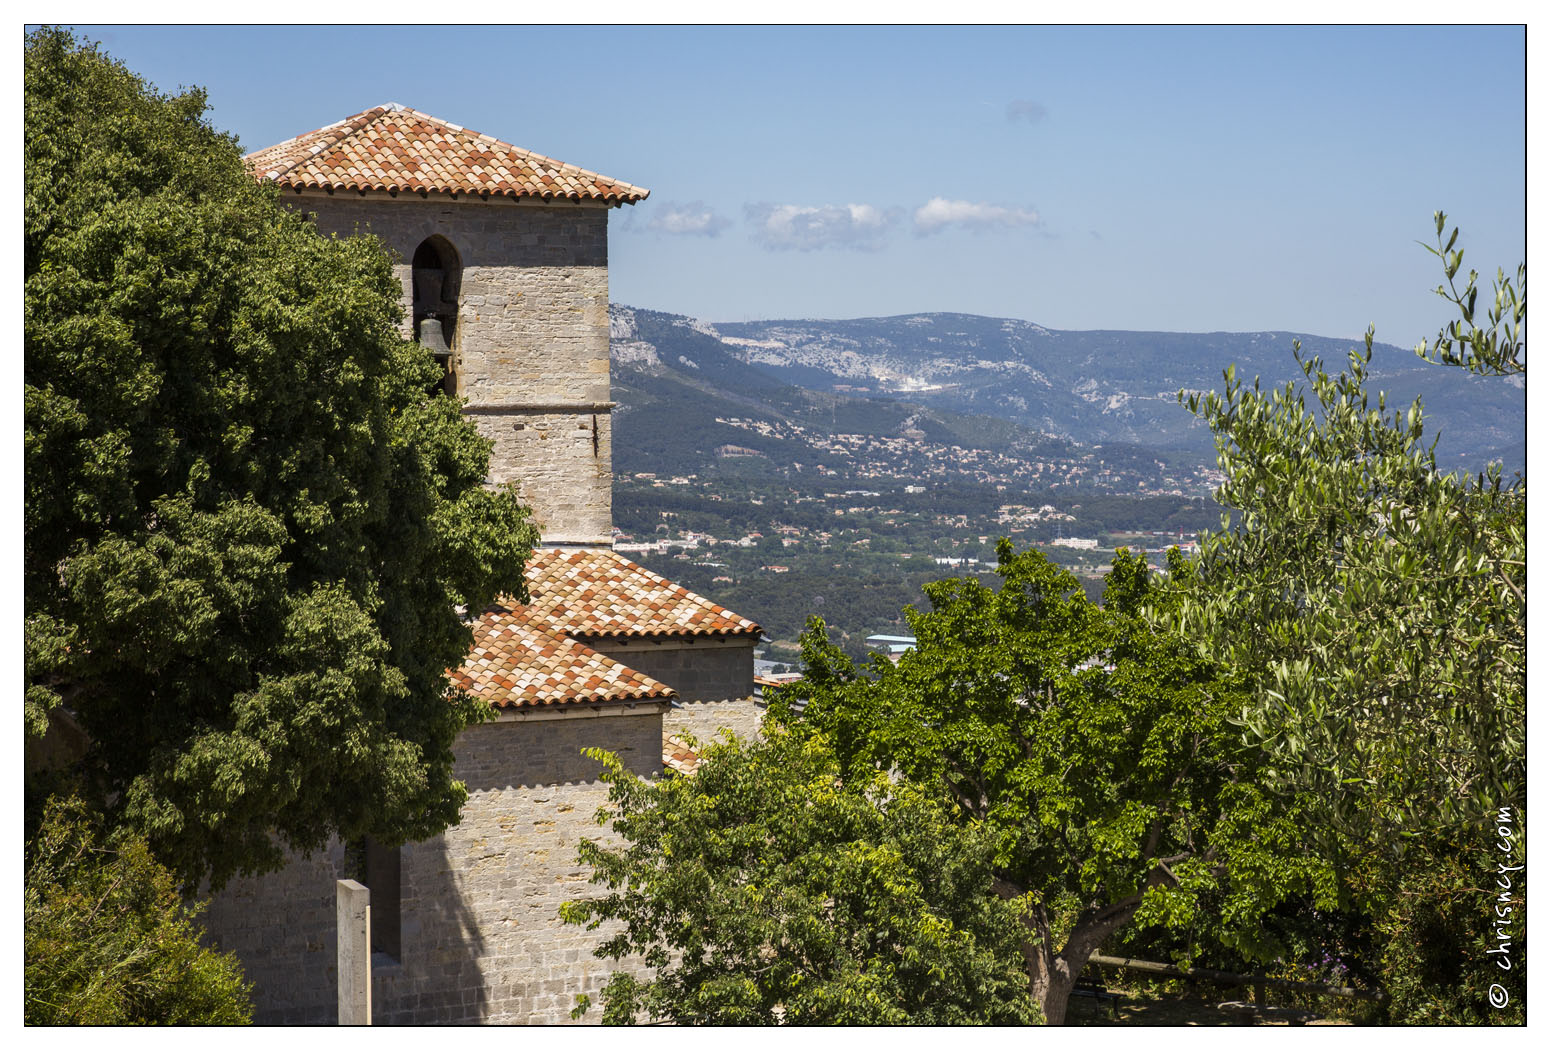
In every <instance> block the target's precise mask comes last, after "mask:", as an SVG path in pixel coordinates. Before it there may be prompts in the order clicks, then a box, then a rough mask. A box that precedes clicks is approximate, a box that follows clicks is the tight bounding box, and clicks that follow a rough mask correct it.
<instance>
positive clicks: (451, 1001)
mask: <svg viewBox="0 0 1551 1051" xmlns="http://www.w3.org/2000/svg"><path fill="white" fill-rule="evenodd" d="M589 747H600V748H605V749H609V750H611V751H614V752H616V753H618V754H619V755H620V756H621V757H622V758H624V760H625V763H626V766H627V767H628V768H629V769H630V770H631V771H633V772H635V773H637V774H639V775H641V776H655V775H656V774H658V773H660V771H661V769H662V716H661V709H660V707H659V706H657V705H641V706H639V707H638V708H637V709H636V710H635V712H633V713H629V714H619V715H613V716H606V717H596V716H592V715H576V716H572V717H569V718H561V719H547V720H541V721H528V722H510V721H508V722H497V723H486V724H483V725H480V726H474V727H470V728H469V729H467V730H465V731H464V732H463V734H462V735H461V736H460V737H459V738H458V743H457V747H456V754H457V763H456V773H457V776H458V777H459V778H460V779H461V780H463V781H464V783H465V784H466V785H467V786H468V790H469V800H468V803H467V804H466V805H465V806H464V809H463V818H462V821H461V823H460V824H458V825H456V826H454V827H453V828H450V829H448V830H447V831H446V832H445V833H443V834H442V835H440V836H436V837H434V838H432V839H430V840H427V841H425V842H423V843H415V844H409V845H406V846H405V847H404V848H403V849H402V850H401V852H400V857H401V866H402V867H401V881H402V890H401V897H400V909H401V916H402V927H401V939H402V951H401V954H400V959H399V960H397V961H389V960H386V959H385V958H383V957H381V956H380V955H379V956H378V957H377V959H376V960H374V964H373V968H372V986H373V994H372V995H373V1017H374V1021H376V1022H378V1023H381V1024H393V1023H432V1022H435V1023H450V1022H465V1023H473V1022H487V1023H519V1024H520V1023H559V1022H568V1021H570V1011H571V1009H572V1007H574V1006H575V1001H576V994H577V993H582V992H585V993H589V994H593V995H594V999H596V994H597V992H598V991H599V990H600V989H601V988H602V986H603V985H604V984H605V983H606V982H607V980H608V976H609V973H610V971H611V969H612V966H613V965H612V963H611V962H610V961H602V960H598V959H595V958H594V957H593V956H592V955H591V950H592V949H593V947H594V946H596V945H597V944H598V943H599V942H600V941H602V940H603V938H604V937H605V936H606V932H605V931H601V930H600V931H590V932H589V931H587V930H585V929H584V928H580V927H570V926H566V925H565V924H562V923H561V922H560V919H559V915H558V913H559V909H560V905H561V903H562V902H564V901H567V900H571V899H575V898H579V897H585V896H587V895H589V894H594V893H598V888H596V887H594V886H593V885H592V884H590V883H589V882H588V877H589V876H590V874H591V873H590V871H589V870H588V869H587V868H586V866H583V865H582V864H580V863H579V862H578V861H577V860H576V846H577V844H578V843H579V842H580V841H581V839H582V838H583V837H588V838H594V839H597V838H608V836H609V832H608V830H607V829H606V828H604V827H600V826H598V825H597V824H595V823H594V821H593V815H594V814H595V813H596V811H597V809H598V807H599V806H600V805H602V804H603V803H604V802H605V801H606V800H607V798H608V790H607V786H606V785H604V784H603V783H602V782H601V781H599V780H598V779H597V775H598V772H599V770H600V767H599V765H598V764H597V763H596V762H594V761H593V760H591V759H588V758H586V757H585V756H583V755H582V754H581V751H582V749H583V748H589ZM345 877H358V874H357V873H354V872H346V871H345V852H344V850H343V849H342V848H341V847H340V846H339V845H338V844H333V845H331V846H330V848H329V849H328V850H327V851H325V852H323V853H322V854H320V855H315V856H314V857H312V858H310V859H300V858H299V859H297V860H296V861H294V862H293V863H292V864H291V865H290V866H289V867H288V868H286V869H285V870H283V871H281V872H279V873H275V874H272V875H270V876H266V877H263V878H261V879H248V880H238V881H234V882H233V883H232V884H231V885H230V886H229V887H228V888H227V889H226V890H224V891H223V892H222V893H221V894H219V895H217V896H216V898H215V900H214V901H213V902H212V904H211V906H210V908H209V910H208V911H207V912H206V914H205V916H204V922H205V925H206V928H207V929H208V930H209V931H210V933H211V935H212V940H213V941H214V942H215V943H216V944H217V945H219V946H221V947H222V948H225V949H230V950H233V951H235V952H236V953H237V955H238V956H239V958H240V959H241V960H242V962H243V967H244V970H245V971H246V972H247V975H248V977H249V979H250V980H252V981H253V982H254V983H255V986H256V989H255V1005H256V1008H257V1009H256V1012H255V1019H256V1020H257V1021H259V1022H266V1023H308V1024H326V1023H329V1022H332V1021H333V1020H334V1017H335V1010H336V996H337V993H336V980H337V976H336V961H335V953H336V948H335V944H336V943H335V931H334V881H335V880H336V879H340V878H345ZM598 1017H599V1013H598V1010H597V1009H596V1008H594V1010H593V1012H592V1017H591V1020H593V1021H596V1020H597V1019H598Z"/></svg>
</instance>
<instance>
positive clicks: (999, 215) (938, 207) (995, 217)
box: [915, 197, 1039, 234]
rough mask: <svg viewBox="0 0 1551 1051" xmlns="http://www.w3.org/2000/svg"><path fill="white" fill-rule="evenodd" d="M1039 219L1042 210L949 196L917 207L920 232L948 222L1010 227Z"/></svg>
mask: <svg viewBox="0 0 1551 1051" xmlns="http://www.w3.org/2000/svg"><path fill="white" fill-rule="evenodd" d="M1038 222H1039V213H1038V212H1036V211H1034V209H1032V208H1029V209H1027V210H1024V209H1019V208H1006V207H1003V206H1002V205H999V204H986V203H984V202H981V203H980V204H975V203H973V202H971V201H950V200H948V199H947V198H946V197H933V198H932V199H931V200H930V201H927V202H926V203H925V204H923V205H922V206H921V207H919V208H917V209H916V211H915V227H916V233H918V234H935V233H937V232H938V231H939V230H941V229H943V228H944V227H946V226H962V227H964V228H965V229H967V230H1006V229H1011V228H1012V227H1016V226H1033V225H1035V224H1036V223H1038Z"/></svg>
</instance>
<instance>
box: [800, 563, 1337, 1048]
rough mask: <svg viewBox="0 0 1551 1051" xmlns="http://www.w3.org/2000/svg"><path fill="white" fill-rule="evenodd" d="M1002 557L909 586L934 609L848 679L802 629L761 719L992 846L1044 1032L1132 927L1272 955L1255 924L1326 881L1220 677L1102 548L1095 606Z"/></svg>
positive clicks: (1045, 568) (1151, 586)
mask: <svg viewBox="0 0 1551 1051" xmlns="http://www.w3.org/2000/svg"><path fill="white" fill-rule="evenodd" d="M997 551H998V556H999V563H998V567H997V573H998V574H999V575H1000V576H1001V578H1002V581H1001V586H1000V587H998V588H995V589H993V588H989V587H986V586H984V585H983V584H981V583H980V582H979V581H977V580H974V579H956V580H946V581H941V582H938V583H934V584H929V585H927V586H926V587H925V589H924V590H925V591H926V594H927V597H928V598H929V599H930V601H931V608H930V610H928V611H926V612H919V611H916V610H913V609H909V610H906V614H907V617H908V619H909V621H910V626H911V630H912V633H913V634H914V635H915V637H916V643H917V644H916V648H915V649H914V650H913V651H911V652H909V653H907V654H905V655H904V656H903V657H902V658H901V659H900V661H899V663H898V664H897V665H896V664H892V663H890V662H888V661H885V660H882V659H881V658H879V659H875V660H874V661H873V662H872V664H871V666H870V667H869V668H867V669H865V670H864V669H859V668H857V667H856V666H855V665H854V664H853V663H852V662H851V661H850V660H849V659H848V658H847V657H846V656H845V655H844V654H843V653H842V652H841V651H840V650H839V649H838V648H836V647H835V646H834V645H833V644H831V643H830V642H829V641H828V638H827V636H826V634H825V632H824V629H823V625H822V623H821V622H817V623H815V624H814V625H813V626H812V627H810V630H809V631H808V632H807V633H806V634H805V635H804V637H803V659H804V662H805V663H806V666H807V668H806V677H805V679H804V681H803V682H802V683H801V684H800V685H799V686H796V687H793V688H792V689H791V690H783V691H782V692H781V694H780V695H779V696H778V697H777V699H776V700H774V701H773V702H772V704H771V709H770V711H771V717H772V718H775V719H780V720H784V721H786V722H787V723H788V724H789V725H790V726H791V727H792V730H793V732H794V733H795V734H798V735H802V734H808V733H812V734H821V735H823V737H824V738H825V739H826V740H828V741H829V742H831V744H832V746H833V748H834V750H835V754H836V756H837V757H838V758H839V760H840V763H841V766H842V769H843V770H844V771H845V776H846V777H847V778H848V779H850V780H858V781H861V780H865V779H867V778H871V777H876V776H879V774H880V773H881V772H887V774H888V775H890V776H893V777H896V778H899V779H900V780H901V781H902V783H904V784H909V785H914V786H917V787H918V788H919V789H920V790H922V791H923V792H928V793H932V794H936V795H938V796H939V797H940V798H943V799H945V800H946V801H947V802H948V804H949V805H950V806H951V807H952V808H953V812H954V814H955V819H956V820H957V821H958V822H959V823H960V824H961V825H963V826H965V827H973V828H980V829H983V830H984V834H986V835H988V836H990V837H991V839H992V842H993V843H994V845H995V847H994V854H993V857H992V861H993V864H994V867H995V883H994V886H995V888H996V890H997V892H998V893H999V894H1000V895H1001V896H1003V897H1004V898H1006V899H1007V900H1009V901H1012V902H1015V903H1016V904H1017V905H1018V906H1019V908H1020V910H1021V912H1022V916H1023V922H1024V924H1025V937H1024V946H1023V951H1024V957H1025V961H1024V962H1025V973H1026V979H1025V980H1026V981H1027V982H1028V987H1029V992H1030V995H1031V996H1032V997H1033V998H1034V1000H1035V1001H1036V1002H1037V1003H1039V1004H1040V1006H1041V1009H1042V1011H1043V1014H1044V1016H1045V1018H1046V1020H1047V1021H1049V1022H1050V1023H1052V1024H1060V1023H1061V1022H1062V1021H1063V1020H1064V1018H1065V1013H1066V1005H1067V999H1068V997H1069V995H1070V992H1071V989H1072V986H1073V984H1074V983H1075V981H1076V979H1077V977H1078V975H1079V974H1080V973H1081V971H1082V969H1083V967H1084V966H1085V965H1086V963H1087V961H1088V958H1089V956H1090V955H1091V954H1092V953H1093V952H1094V951H1095V950H1096V949H1098V948H1099V946H1100V945H1101V944H1103V942H1104V941H1105V940H1106V939H1107V938H1108V937H1109V936H1110V935H1112V934H1114V933H1115V932H1117V931H1119V930H1120V929H1121V928H1123V927H1125V926H1126V925H1127V924H1132V923H1135V924H1138V925H1150V924H1162V925H1166V926H1172V927H1177V928H1183V927H1187V926H1197V927H1206V928H1208V929H1211V930H1212V931H1214V932H1215V934H1216V936H1217V937H1218V938H1220V939H1221V940H1222V942H1223V943H1224V944H1225V945H1227V946H1228V947H1230V948H1232V949H1233V950H1235V951H1237V952H1240V953H1242V954H1244V955H1247V956H1250V957H1256V958H1265V957H1268V956H1271V955H1274V954H1276V953H1277V952H1278V951H1280V949H1281V946H1279V945H1278V944H1276V943H1275V942H1274V940H1270V939H1267V938H1266V937H1265V935H1264V932H1263V930H1262V928H1261V925H1260V923H1259V922H1258V920H1259V918H1260V917H1261V916H1262V915H1263V914H1264V913H1265V912H1266V911H1267V910H1268V909H1270V908H1273V907H1274V906H1276V905H1277V904H1278V903H1279V902H1281V901H1283V900H1284V899H1286V898H1288V897H1289V896H1292V895H1308V896H1310V898H1311V899H1312V900H1315V901H1317V902H1320V903H1324V904H1329V903H1333V901H1334V894H1335V882H1334V876H1333V873H1332V871H1331V869H1330V868H1329V867H1328V866H1327V865H1326V864H1325V863H1324V862H1323V861H1321V860H1320V859H1319V858H1317V857H1315V856H1313V855H1312V854H1311V853H1310V852H1309V851H1308V850H1307V848H1306V844H1305V837H1304V836H1303V833H1302V830H1301V820H1300V814H1299V812H1298V811H1297V809H1296V807H1295V806H1293V805H1290V804H1287V803H1285V802H1283V801H1281V800H1279V799H1277V798H1276V797H1275V796H1274V795H1273V794H1272V793H1270V792H1269V791H1267V790H1266V788H1265V786H1264V785H1263V784H1262V782H1261V777H1260V771H1261V768H1262V767H1264V765H1265V762H1264V757H1263V756H1262V755H1261V754H1260V753H1259V752H1258V751H1257V750H1255V749H1252V748H1246V747H1245V746H1244V745H1243V744H1242V742H1241V740H1240V736H1241V735H1240V733H1239V731H1238V730H1237V728H1235V727H1233V726H1231V725H1230V724H1229V722H1228V717H1229V716H1230V715H1231V714H1233V713H1235V712H1237V711H1238V708H1239V706H1240V705H1241V703H1242V699H1241V698H1240V696H1239V695H1238V694H1237V693H1236V691H1235V689H1234V686H1233V684H1232V683H1231V682H1228V681H1226V680H1224V679H1223V677H1222V676H1221V674H1220V672H1219V670H1218V668H1217V666H1216V665H1214V664H1213V663H1211V662H1209V661H1206V660H1202V659H1200V658H1199V657H1197V656H1196V655H1195V654H1194V652H1193V650H1192V648H1191V647H1188V646H1187V645H1185V644H1184V643H1183V642H1181V641H1180V640H1179V639H1178V638H1176V637H1175V636H1173V635H1172V634H1170V633H1168V632H1165V631H1162V630H1159V629H1155V628H1153V627H1151V626H1149V625H1148V624H1147V623H1146V622H1145V621H1144V620H1143V619H1142V617H1141V616H1140V612H1141V609H1142V607H1143V605H1144V604H1146V603H1148V602H1154V601H1158V596H1157V585H1156V582H1155V581H1154V580H1152V579H1151V578H1150V576H1149V574H1148V570H1147V566H1146V563H1145V561H1144V560H1143V559H1141V558H1139V557H1134V556H1131V555H1128V554H1127V553H1125V552H1123V551H1122V552H1120V553H1118V554H1117V556H1116V558H1115V560H1114V563H1113V567H1112V570H1111V572H1110V574H1109V578H1108V582H1107V585H1106V589H1105V593H1104V605H1103V607H1102V608H1101V607H1098V606H1095V605H1093V604H1091V603H1090V602H1089V601H1088V600H1087V598H1086V596H1085V594H1084V592H1083V589H1082V587H1081V586H1080V585H1079V583H1078V581H1077V580H1076V579H1075V578H1074V577H1072V576H1071V575H1070V574H1069V573H1067V572H1065V571H1064V570H1061V569H1060V568H1058V567H1057V566H1055V565H1053V564H1052V563H1050V562H1049V561H1048V560H1046V559H1045V558H1044V556H1042V555H1040V554H1039V553H1037V552H1021V553H1015V552H1014V550H1013V548H1012V545H1011V544H1010V542H1008V541H1006V540H1003V541H1002V542H1001V543H1000V544H999V545H998V549H997ZM1171 565H1172V566H1173V567H1174V568H1175V570H1176V571H1178V569H1179V568H1180V567H1181V566H1182V563H1181V562H1180V560H1179V559H1178V556H1177V553H1176V556H1175V558H1174V559H1173V561H1172V562H1171ZM792 691H800V693H801V696H803V697H804V698H806V705H805V706H804V707H803V708H802V710H801V711H800V712H799V711H798V710H797V709H796V707H795V706H794V704H793V703H792V701H791V694H792Z"/></svg>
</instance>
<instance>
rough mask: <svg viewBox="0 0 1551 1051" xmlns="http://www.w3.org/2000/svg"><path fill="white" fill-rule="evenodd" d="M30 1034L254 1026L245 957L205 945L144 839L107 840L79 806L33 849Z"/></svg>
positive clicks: (66, 811) (57, 808)
mask: <svg viewBox="0 0 1551 1051" xmlns="http://www.w3.org/2000/svg"><path fill="white" fill-rule="evenodd" d="M25 901H26V928H25V929H26V935H25V939H26V1020H27V1024H28V1025H179V1024H183V1025H232V1024H239V1023H246V1022H248V1021H249V1020H250V1017H251V1014H252V1007H251V1005H250V1004H249V1001H248V986H247V984H246V983H245V982H244V981H243V976H242V970H241V968H240V967H239V966H238V964H237V961H236V958H235V957H233V956H231V955H229V954H226V953H219V952H216V951H214V950H212V949H210V948H208V947H206V946H204V945H202V944H201V943H200V940H199V931H198V928H197V927H196V926H195V925H194V923H193V922H192V921H193V918H194V916H195V915H196V913H197V912H198V909H197V908H195V907H190V906H188V905H186V904H185V903H184V901H183V899H182V898H181V897H180V896H179V894H178V891H177V887H176V885H175V883H174V881H173V877H172V874H171V873H169V872H168V871H167V870H166V869H165V868H163V867H162V866H161V865H158V864H157V863H156V861H155V860H154V859H153V858H152V857H151V852H150V850H149V848H148V847H147V846H146V844H145V841H144V840H143V839H140V838H139V837H137V836H133V835H119V836H117V837H113V838H109V839H104V836H103V831H102V828H101V825H100V822H99V820H98V819H97V818H96V816H95V815H93V814H92V813H91V812H90V811H89V810H88V809H87V807H86V805H85V804H83V803H82V802H81V801H80V799H79V798H78V797H68V798H62V799H55V800H53V801H51V802H50V803H49V804H48V806H47V807H46V808H45V811H44V817H43V822H42V825H41V827H40V828H39V829H38V831H37V832H36V833H35V835H34V836H33V837H32V838H31V840H30V841H29V842H28V844H27V876H26V892H25Z"/></svg>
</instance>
